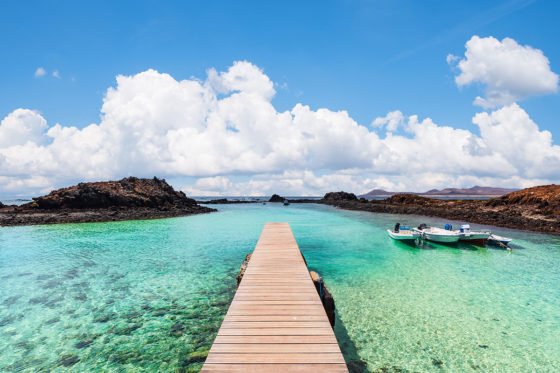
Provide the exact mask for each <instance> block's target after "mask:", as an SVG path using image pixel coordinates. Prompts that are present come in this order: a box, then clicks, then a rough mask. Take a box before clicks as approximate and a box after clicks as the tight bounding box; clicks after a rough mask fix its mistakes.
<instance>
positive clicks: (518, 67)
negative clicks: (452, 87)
mask: <svg viewBox="0 0 560 373" xmlns="http://www.w3.org/2000/svg"><path fill="white" fill-rule="evenodd" d="M465 48H466V51H465V56H464V58H463V59H460V60H459V61H458V62H457V58H456V57H455V56H452V55H448V57H447V61H448V63H450V64H455V63H456V67H457V68H458V71H459V75H457V76H456V77H455V82H456V84H457V85H458V86H459V87H462V86H466V85H470V84H474V83H478V84H481V85H483V86H484V87H485V97H477V98H476V100H475V104H476V105H479V106H482V107H484V108H493V107H497V106H502V105H509V104H511V103H513V102H516V101H518V100H520V99H524V98H526V97H529V96H534V95H543V94H547V93H554V92H557V91H558V75H557V74H556V73H554V72H553V71H552V70H551V69H550V63H549V60H548V58H547V57H546V56H545V55H544V53H543V52H542V51H541V50H539V49H536V48H533V47H531V46H528V45H521V44H519V43H518V42H517V41H515V40H514V39H511V38H504V39H503V40H501V41H500V40H498V39H496V38H494V37H485V38H482V37H479V36H473V37H472V38H471V39H470V40H469V41H467V43H466V45H465Z"/></svg>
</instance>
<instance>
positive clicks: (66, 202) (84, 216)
mask: <svg viewBox="0 0 560 373" xmlns="http://www.w3.org/2000/svg"><path fill="white" fill-rule="evenodd" d="M212 211H216V210H214V209H211V208H208V207H204V206H200V205H198V204H197V203H196V201H195V200H193V199H191V198H188V197H187V196H186V195H185V194H184V193H183V192H181V191H175V190H174V189H173V187H171V186H170V185H169V184H168V183H167V182H166V181H165V180H163V179H158V178H155V177H154V178H153V179H139V178H136V177H128V178H125V179H122V180H119V181H106V182H94V183H80V184H78V185H75V186H72V187H68V188H62V189H58V190H55V191H53V192H51V193H49V194H48V195H46V196H43V197H38V198H34V200H33V202H30V203H27V204H25V205H22V206H7V207H5V208H2V210H1V211H0V226H1V225H32V224H53V223H82V222H102V221H117V220H138V219H156V218H164V217H173V216H182V215H190V214H200V213H206V212H212Z"/></svg>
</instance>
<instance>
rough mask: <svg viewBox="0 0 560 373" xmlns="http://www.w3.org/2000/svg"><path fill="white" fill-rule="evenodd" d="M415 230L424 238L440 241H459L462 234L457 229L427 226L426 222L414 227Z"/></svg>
mask: <svg viewBox="0 0 560 373" xmlns="http://www.w3.org/2000/svg"><path fill="white" fill-rule="evenodd" d="M449 227H451V226H449ZM413 231H414V232H417V233H418V234H419V235H420V237H421V238H423V239H426V240H428V241H433V242H439V243H455V242H457V241H459V238H461V235H460V234H459V232H457V231H453V230H451V229H442V228H437V227H427V226H426V225H425V224H423V225H420V227H418V228H414V229H413Z"/></svg>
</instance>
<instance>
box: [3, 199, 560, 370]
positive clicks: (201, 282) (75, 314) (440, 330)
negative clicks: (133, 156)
mask: <svg viewBox="0 0 560 373" xmlns="http://www.w3.org/2000/svg"><path fill="white" fill-rule="evenodd" d="M217 207H218V208H219V210H220V212H218V213H215V214H207V215H200V216H189V217H183V218H174V219H162V220H151V221H134V222H114V223H92V224H67V225H53V226H35V227H10V228H0V351H1V354H0V371H7V372H12V371H26V372H27V371H28V372H35V371H150V372H152V371H185V372H186V371H198V370H199V369H200V367H201V366H202V364H203V361H204V359H205V357H206V355H207V353H208V349H209V348H210V346H211V344H212V342H213V340H214V338H215V335H216V333H217V331H218V329H219V326H220V324H221V321H222V319H223V317H224V315H225V313H226V311H227V308H228V306H229V303H230V302H231V299H232V298H233V295H234V293H235V288H236V280H235V277H236V275H237V273H238V270H239V266H240V264H241V262H242V260H243V258H244V256H245V254H247V253H248V252H251V251H252V249H253V248H254V246H255V244H256V242H257V239H258V237H259V234H260V231H261V230H262V227H263V224H264V223H265V222H268V221H287V222H289V223H290V224H291V226H292V229H293V231H294V234H295V236H296V239H297V241H298V243H299V245H300V247H301V249H302V251H303V253H304V254H305V258H306V260H307V262H308V264H309V266H310V268H312V269H315V270H318V271H319V272H320V273H321V275H322V276H323V277H324V278H325V281H326V283H327V285H328V286H329V289H330V290H331V292H332V293H333V295H334V297H335V300H336V305H337V317H338V319H339V322H338V324H337V327H336V328H335V333H336V334H337V338H338V339H339V340H340V341H341V346H342V349H343V353H344V354H345V358H346V359H347V361H349V362H351V365H352V366H351V368H352V369H353V370H354V371H374V372H417V371H422V372H441V371H449V372H452V371H453V372H454V371H461V372H479V371H480V372H487V371H504V372H512V371H515V372H518V371H519V372H522V371H538V372H554V371H560V347H559V346H560V344H559V343H558V341H557V339H558V335H559V332H560V330H559V325H560V293H559V289H560V286H559V285H560V284H559V279H560V266H559V265H558V263H560V240H559V239H558V238H557V237H552V236H546V235H542V234H534V233H527V232H521V231H515V230H505V229H497V228H494V229H495V230H496V233H498V234H502V235H505V236H511V237H513V238H514V239H515V245H514V246H513V247H514V249H513V250H512V251H511V252H507V251H505V250H500V249H491V248H481V247H473V246H467V245H455V246H444V245H437V244H427V245H424V246H422V247H417V246H415V245H406V244H402V243H399V242H395V241H392V240H391V239H390V238H388V237H387V234H386V232H385V229H387V228H390V227H392V226H393V225H394V224H395V222H397V221H400V222H401V223H407V224H410V225H417V224H419V223H421V222H426V223H429V224H436V225H443V223H445V222H444V221H441V220H438V219H428V218H424V217H415V216H408V217H403V216H396V215H387V214H370V213H362V212H349V211H341V210H336V209H333V208H331V207H327V206H320V205H294V204H292V205H290V206H286V207H284V206H282V205H276V204H267V205H259V204H254V205H236V206H234V205H224V206H217ZM452 223H453V224H457V223H460V222H452Z"/></svg>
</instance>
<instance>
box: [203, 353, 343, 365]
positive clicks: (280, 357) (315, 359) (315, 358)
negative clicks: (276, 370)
mask: <svg viewBox="0 0 560 373" xmlns="http://www.w3.org/2000/svg"><path fill="white" fill-rule="evenodd" d="M206 361H207V362H208V363H209V364H228V363H229V364H240V363H241V364H242V363H253V364H259V363H260V364H263V363H265V364H266V363H268V364H275V363H279V364H282V363H284V364H286V363H322V364H325V363H326V364H344V359H343V358H342V354H341V353H340V352H339V353H319V352H317V353H305V354H294V353H285V354H222V353H212V354H208V358H207V359H206Z"/></svg>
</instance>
